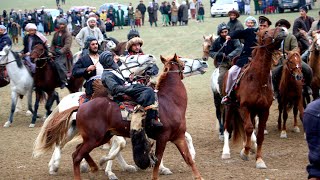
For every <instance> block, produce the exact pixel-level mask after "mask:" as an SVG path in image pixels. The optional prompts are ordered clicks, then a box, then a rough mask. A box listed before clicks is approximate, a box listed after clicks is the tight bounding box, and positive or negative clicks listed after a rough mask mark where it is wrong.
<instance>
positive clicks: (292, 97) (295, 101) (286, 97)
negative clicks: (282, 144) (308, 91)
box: [278, 51, 303, 138]
mask: <svg viewBox="0 0 320 180" xmlns="http://www.w3.org/2000/svg"><path fill="white" fill-rule="evenodd" d="M301 69H302V68H301V58H300V53H299V52H297V51H289V52H288V57H287V59H286V60H285V61H284V63H283V68H282V75H281V80H280V85H279V97H278V109H279V117H278V129H279V130H281V134H280V138H287V132H286V130H287V128H286V121H287V119H288V112H287V111H288V110H289V109H291V108H292V106H293V115H294V128H293V131H294V132H300V129H299V127H298V125H297V114H298V110H299V116H300V119H301V121H302V117H303V102H302V101H303V97H302V77H303V75H302V71H301ZM282 113H283V125H282V128H281V114H282Z"/></svg>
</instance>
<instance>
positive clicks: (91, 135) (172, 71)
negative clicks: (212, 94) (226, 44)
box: [72, 55, 202, 179]
mask: <svg viewBox="0 0 320 180" xmlns="http://www.w3.org/2000/svg"><path fill="white" fill-rule="evenodd" d="M161 61H162V63H163V64H164V72H163V73H162V75H161V77H160V80H159V82H158V84H157V89H158V90H159V91H158V93H157V95H158V102H159V114H160V119H161V122H162V123H163V125H164V126H163V129H162V130H161V132H157V133H156V134H154V136H153V138H154V139H155V140H156V152H155V153H156V157H157V159H158V161H157V162H156V164H155V167H154V169H153V176H152V179H158V172H159V165H160V162H161V159H162V156H163V152H164V150H165V147H166V144H167V142H168V141H171V142H173V143H174V144H175V145H176V146H177V148H178V149H179V151H180V153H181V155H182V156H183V158H184V160H185V161H186V163H187V164H188V165H189V166H191V168H192V172H193V176H194V177H195V178H196V179H202V178H201V175H200V173H199V171H198V169H197V167H196V165H195V163H194V161H193V160H192V158H191V155H190V153H189V149H188V147H187V143H186V140H185V131H186V118H185V113H186V108H187V92H186V89H185V87H184V84H183V83H182V81H181V79H182V78H183V74H182V73H183V63H182V62H181V61H180V60H179V58H178V57H177V56H176V55H174V56H173V57H171V58H167V59H166V58H163V57H162V56H161ZM77 128H78V130H79V133H80V134H81V136H82V138H83V143H81V144H79V145H78V146H77V149H76V151H75V152H74V153H73V155H72V157H73V163H74V166H73V167H74V179H80V162H81V160H82V159H83V158H85V159H86V161H87V162H88V163H89V165H90V167H91V170H92V171H93V172H95V171H97V170H98V167H97V165H96V163H95V162H94V161H93V160H92V158H91V156H90V154H89V153H90V152H91V151H92V150H93V149H94V148H96V147H98V146H100V145H102V144H104V143H106V142H108V141H109V140H110V138H111V137H112V136H113V135H119V136H124V137H130V133H129V132H130V122H128V121H123V120H122V117H121V113H120V108H119V106H118V104H117V103H115V102H113V101H111V100H110V99H109V98H107V97H100V98H96V99H93V100H91V101H89V102H87V103H85V104H83V105H81V106H80V108H79V110H78V114H77ZM147 131H148V130H147ZM149 151H150V149H148V151H147V152H146V156H148V155H149ZM143 152H144V151H143ZM143 152H142V153H143ZM149 165H150V162H149Z"/></svg>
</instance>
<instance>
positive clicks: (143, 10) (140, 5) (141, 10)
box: [137, 0, 147, 26]
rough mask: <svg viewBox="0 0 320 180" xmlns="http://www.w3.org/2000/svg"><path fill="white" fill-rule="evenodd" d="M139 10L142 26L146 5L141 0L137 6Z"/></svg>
mask: <svg viewBox="0 0 320 180" xmlns="http://www.w3.org/2000/svg"><path fill="white" fill-rule="evenodd" d="M137 8H138V9H139V11H140V12H141V19H142V26H144V14H145V13H146V10H147V8H146V5H144V4H143V0H140V3H139V5H138V6H137Z"/></svg>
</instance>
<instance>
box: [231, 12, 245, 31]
mask: <svg viewBox="0 0 320 180" xmlns="http://www.w3.org/2000/svg"><path fill="white" fill-rule="evenodd" d="M228 16H229V18H230V21H229V22H228V23H227V26H228V27H229V33H230V34H231V33H233V32H234V31H236V30H243V29H244V28H243V25H242V23H241V22H240V21H239V20H238V18H239V17H240V14H239V12H238V11H236V10H231V11H229V12H228Z"/></svg>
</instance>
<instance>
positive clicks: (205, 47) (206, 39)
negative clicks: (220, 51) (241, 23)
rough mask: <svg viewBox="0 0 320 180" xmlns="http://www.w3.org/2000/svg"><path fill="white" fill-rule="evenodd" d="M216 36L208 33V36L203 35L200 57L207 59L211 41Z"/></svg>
mask: <svg viewBox="0 0 320 180" xmlns="http://www.w3.org/2000/svg"><path fill="white" fill-rule="evenodd" d="M216 38H217V37H216V36H214V35H212V34H210V35H209V36H203V40H204V41H203V43H202V52H203V54H202V59H203V60H204V61H207V60H208V59H209V56H210V54H209V51H210V47H211V45H212V43H213V42H214V41H215V40H216Z"/></svg>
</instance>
